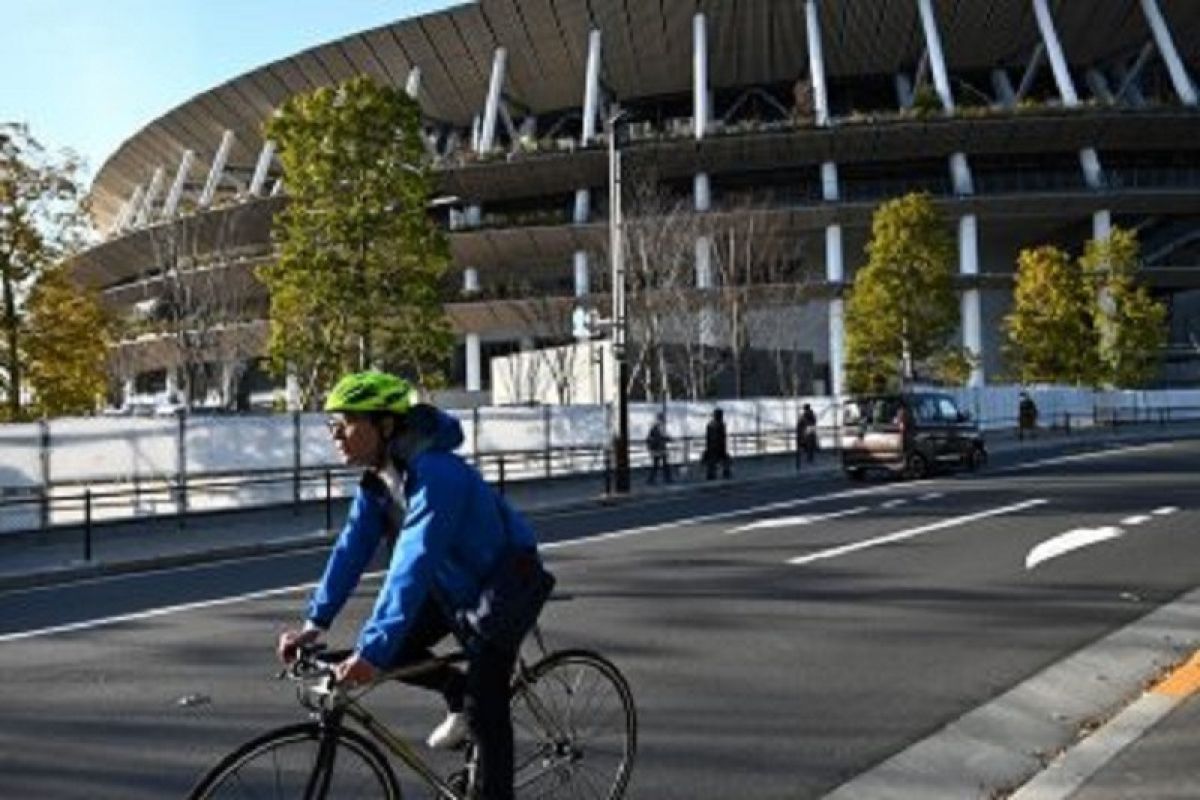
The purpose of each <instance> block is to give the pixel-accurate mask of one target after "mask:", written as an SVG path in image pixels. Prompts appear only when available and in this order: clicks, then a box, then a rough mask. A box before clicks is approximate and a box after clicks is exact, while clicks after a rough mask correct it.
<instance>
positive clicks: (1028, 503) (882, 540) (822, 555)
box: [787, 497, 1050, 565]
mask: <svg viewBox="0 0 1200 800" xmlns="http://www.w3.org/2000/svg"><path fill="white" fill-rule="evenodd" d="M1048 502H1050V501H1049V500H1048V499H1046V498H1044V497H1038V498H1035V499H1033V500H1025V501H1024V502H1021V503H1013V504H1012V505H1009V506H1001V507H1000V508H991V509H988V510H987V511H979V512H977V513H975V514H968V515H966V516H963V517H951V518H950V519H944V520H941V521H939V522H934V523H931V524H929V525H921V526H920V527H917V528H909V529H907V530H903V531H897V532H896V533H889V534H887V535H885V536H876V537H874V538H871V539H864V540H863V541H861V542H854V543H853V544H847V545H842V546H841V547H831V548H829V549H828V550H819V551H817V552H815V553H809V554H808V555H806V556H797V557H796V558H792V559H789V560H788V562H787V563H789V564H792V565H801V564H811V563H812V562H814V561H822V560H824V559H828V558H837V557H838V556H844V555H847V554H848V553H856V552H858V551H859V550H866V549H868V548H871V547H878V546H880V545H884V544H891V543H892V542H900V541H904V540H905V539H912V538H915V537H917V536H922V535H924V534H926V533H932V532H933V531H940V530H944V529H945V528H953V527H954V526H956V525H965V524H967V523H968V522H975V521H976V520H981V519H987V518H988V517H997V516H1000V515H1001V514H1010V513H1012V512H1015V511H1023V510H1025V509H1027V508H1033V507H1034V506H1040V505H1042V504H1044V503H1048Z"/></svg>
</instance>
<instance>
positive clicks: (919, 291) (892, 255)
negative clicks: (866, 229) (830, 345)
mask: <svg viewBox="0 0 1200 800" xmlns="http://www.w3.org/2000/svg"><path fill="white" fill-rule="evenodd" d="M866 252H867V264H866V266H864V267H863V268H861V269H859V270H858V272H857V274H856V275H855V276H854V285H853V287H852V288H851V290H850V293H849V296H848V297H847V299H846V376H847V383H848V385H849V387H850V390H851V391H877V390H882V389H885V388H894V387H896V386H897V385H900V384H903V383H906V382H908V381H911V380H912V379H913V378H914V377H915V374H916V369H917V366H918V365H920V364H923V363H924V362H928V361H931V360H936V359H939V358H941V359H944V358H945V357H946V356H947V352H948V351H949V350H952V349H954V347H955V346H954V345H953V344H952V343H951V342H950V337H951V336H952V334H953V333H954V331H955V330H956V328H957V325H958V313H959V311H958V307H959V304H958V297H957V294H956V293H955V291H954V272H953V270H954V261H953V260H954V246H953V241H952V239H951V236H950V233H949V231H948V230H947V227H946V223H945V221H944V220H943V219H942V217H941V215H940V214H939V213H938V211H937V209H936V208H935V207H934V205H933V201H932V200H931V199H930V197H929V195H928V194H908V195H905V196H904V197H900V198H897V199H894V200H889V201H888V202H886V203H884V204H883V205H881V206H880V207H879V209H878V210H877V211H876V212H875V216H874V218H873V220H872V223H871V240H870V241H869V242H868V243H867V249H866ZM971 357H973V355H972V356H971Z"/></svg>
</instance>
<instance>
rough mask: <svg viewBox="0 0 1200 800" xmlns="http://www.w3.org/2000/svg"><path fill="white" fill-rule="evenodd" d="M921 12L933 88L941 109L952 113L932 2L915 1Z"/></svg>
mask: <svg viewBox="0 0 1200 800" xmlns="http://www.w3.org/2000/svg"><path fill="white" fill-rule="evenodd" d="M917 7H918V10H919V11H920V12H921V27H922V28H923V29H924V31H925V46H926V47H927V48H928V52H929V66H930V67H931V68H932V70H933V88H934V89H935V90H937V93H938V97H940V98H942V107H943V108H944V109H946V112H947V113H952V112H953V111H954V93H953V92H952V91H951V90H950V74H949V72H947V70H946V58H945V55H944V54H943V53H942V38H941V35H940V34H939V33H938V28H937V19H936V18H935V17H934V15H933V0H917Z"/></svg>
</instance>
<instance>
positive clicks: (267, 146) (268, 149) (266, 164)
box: [247, 139, 275, 197]
mask: <svg viewBox="0 0 1200 800" xmlns="http://www.w3.org/2000/svg"><path fill="white" fill-rule="evenodd" d="M274 157H275V143H274V142H272V141H271V140H270V139H267V140H266V141H265V142H263V146H262V150H260V151H259V153H258V163H256V164H255V165H254V176H253V177H252V178H251V179H250V188H249V189H248V190H247V194H249V195H250V196H251V197H258V196H259V195H261V194H262V188H263V183H265V182H266V180H267V172H268V170H270V169H271V159H273V158H274Z"/></svg>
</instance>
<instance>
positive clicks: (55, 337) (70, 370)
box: [24, 266, 111, 417]
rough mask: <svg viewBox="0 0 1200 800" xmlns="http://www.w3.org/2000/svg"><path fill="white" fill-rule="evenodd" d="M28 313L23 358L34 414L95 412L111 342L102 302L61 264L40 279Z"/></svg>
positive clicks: (103, 384)
mask: <svg viewBox="0 0 1200 800" xmlns="http://www.w3.org/2000/svg"><path fill="white" fill-rule="evenodd" d="M26 309H27V311H28V317H27V319H26V323H27V325H26V331H25V338H24V356H25V363H26V369H27V375H28V378H29V385H30V388H31V389H32V390H33V395H34V408H33V410H34V411H35V412H36V413H38V414H39V415H44V416H51V417H53V416H62V415H66V414H82V413H88V412H91V411H95V410H96V407H97V406H98V405H99V404H100V402H101V401H102V399H103V397H104V390H105V388H106V385H107V373H106V370H105V360H106V357H107V350H108V345H109V343H110V340H111V337H110V330H111V328H110V320H109V318H108V315H107V314H106V313H105V311H104V309H103V308H102V307H101V305H100V301H99V298H98V297H97V296H96V295H95V293H94V292H91V291H88V290H86V289H83V288H81V287H79V286H78V285H76V284H74V283H72V282H71V279H70V277H69V276H68V275H67V274H66V271H65V269H64V268H63V267H61V266H58V267H52V268H50V269H48V270H46V271H45V272H43V273H42V275H41V277H39V278H38V281H37V283H36V284H34V287H33V290H32V291H31V292H30V293H29V300H28V303H27V304H26Z"/></svg>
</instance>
